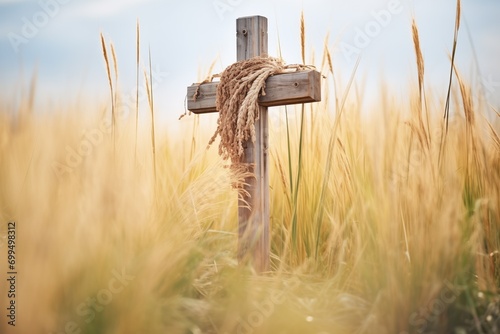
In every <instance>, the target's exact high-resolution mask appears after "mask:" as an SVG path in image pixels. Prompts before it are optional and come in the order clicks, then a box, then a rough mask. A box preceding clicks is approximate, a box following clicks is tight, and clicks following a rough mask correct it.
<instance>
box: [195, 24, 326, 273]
mask: <svg viewBox="0 0 500 334" xmlns="http://www.w3.org/2000/svg"><path fill="white" fill-rule="evenodd" d="M267 41H268V40H267V18H265V17H262V16H250V17H243V18H239V19H237V20H236V46H237V60H238V61H240V60H246V59H250V58H253V57H256V56H267V54H268V53H267ZM217 85H218V82H209V83H204V84H202V85H199V84H194V85H192V86H190V87H188V90H187V105H188V110H189V111H191V112H193V113H196V114H201V113H209V112H217V110H216V108H215V98H216V93H217ZM195 95H196V97H195ZM317 101H321V76H320V73H319V72H317V71H314V70H303V71H297V72H292V73H283V74H277V75H275V76H272V77H269V78H268V79H267V81H266V95H265V96H260V97H259V105H260V110H259V115H260V117H259V119H258V120H256V121H255V133H256V141H255V143H253V142H252V141H251V140H249V141H247V142H246V143H245V144H244V156H243V162H244V163H245V164H248V165H249V166H253V167H251V170H250V171H251V172H252V174H253V177H248V178H246V179H245V182H244V183H245V186H244V187H245V191H246V193H247V194H249V196H247V195H244V194H243V193H240V194H239V198H238V220H239V226H238V237H239V239H238V240H239V242H238V259H239V260H240V261H251V262H252V263H253V266H254V268H255V269H256V271H258V272H264V271H267V270H268V268H269V253H270V237H269V154H268V148H269V145H268V142H269V138H268V137H269V129H268V115H267V112H268V110H267V109H268V108H267V107H272V106H281V105H287V104H297V103H308V102H317ZM248 204H249V205H248Z"/></svg>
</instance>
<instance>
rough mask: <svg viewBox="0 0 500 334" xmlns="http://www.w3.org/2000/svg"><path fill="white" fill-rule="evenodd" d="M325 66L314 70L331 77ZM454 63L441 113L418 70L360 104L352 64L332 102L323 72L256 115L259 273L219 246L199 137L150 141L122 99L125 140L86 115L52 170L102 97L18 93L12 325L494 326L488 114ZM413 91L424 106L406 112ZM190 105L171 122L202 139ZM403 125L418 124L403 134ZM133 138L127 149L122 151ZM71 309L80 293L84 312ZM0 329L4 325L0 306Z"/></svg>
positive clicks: (5, 204)
mask: <svg viewBox="0 0 500 334" xmlns="http://www.w3.org/2000/svg"><path fill="white" fill-rule="evenodd" d="M415 28H416V25H415ZM415 36H416V35H415V34H414V37H415ZM417 59H418V52H417ZM422 61H423V59H422ZM417 63H418V62H417ZM329 68H330V69H329V70H328V71H326V72H325V73H324V75H325V76H326V79H325V80H324V83H325V87H328V85H327V83H328V82H335V78H334V76H333V73H334V71H333V65H332V64H330V65H329ZM416 68H417V73H420V72H419V71H420V70H419V68H418V66H417V67H416ZM422 73H423V72H422ZM454 73H455V75H456V78H457V80H456V85H454V86H453V85H452V90H451V94H452V96H454V97H455V100H450V101H451V102H450V110H455V111H456V112H455V113H454V114H453V113H450V116H449V117H450V119H449V127H448V130H446V126H445V124H443V120H442V114H441V111H442V110H443V108H444V105H445V104H446V101H445V99H444V98H443V99H438V98H435V97H434V95H433V94H425V90H426V89H427V90H429V89H432V88H429V87H431V85H429V84H427V85H425V87H424V85H422V84H421V82H423V75H422V79H421V80H419V84H418V86H416V87H415V89H414V90H413V91H412V93H411V95H410V96H407V97H406V99H404V100H400V101H398V100H396V99H386V100H384V101H381V102H380V104H379V105H375V106H372V107H371V109H370V113H365V112H364V110H362V106H361V104H360V103H359V102H360V101H359V100H358V99H357V97H356V96H354V94H353V87H354V85H356V81H355V72H354V73H353V74H352V75H351V80H350V82H349V83H348V84H347V85H346V86H345V87H342V86H339V85H337V86H336V88H335V89H336V90H337V91H338V92H339V100H340V101H339V103H338V107H337V106H336V105H337V103H336V102H335V105H334V106H331V105H330V102H329V101H330V100H332V101H333V99H330V98H329V96H328V94H331V93H330V91H329V90H325V92H324V96H325V98H324V102H322V103H319V104H316V105H315V106H313V108H314V110H313V112H314V114H315V121H314V122H312V121H311V120H310V119H307V118H306V117H303V116H304V115H303V110H302V108H301V107H298V108H296V109H295V108H293V107H289V108H288V112H287V113H286V114H283V118H285V117H287V119H286V127H283V128H281V127H272V124H271V139H270V143H271V145H272V148H271V150H270V152H271V156H270V158H271V159H272V163H270V167H271V177H270V182H271V185H270V186H271V191H270V193H271V220H272V258H271V265H272V268H271V269H272V271H271V272H270V273H269V274H267V275H260V276H258V275H254V274H253V273H252V270H251V268H247V267H242V266H240V265H238V263H237V261H236V247H237V240H236V238H237V233H236V232H237V207H236V206H237V194H236V191H235V190H233V189H232V187H231V183H232V182H233V180H231V177H230V173H229V172H228V170H227V168H225V167H224V164H223V162H222V161H221V160H220V158H219V157H218V155H217V152H216V150H213V149H212V150H206V149H205V146H204V145H194V146H193V140H194V139H193V138H194V135H193V137H189V136H180V137H172V136H168V135H163V136H162V135H161V134H157V136H158V138H157V139H156V144H154V141H152V140H151V132H152V128H149V127H147V128H146V127H139V131H138V135H137V136H136V134H135V131H134V130H135V127H136V124H137V122H136V118H135V117H134V115H131V116H130V119H129V120H128V121H124V122H118V123H117V126H119V127H120V133H121V134H123V135H120V136H117V137H116V144H117V147H125V148H127V147H129V148H130V150H116V151H115V154H114V156H113V154H112V152H113V151H114V149H113V147H114V145H113V137H112V135H111V134H110V133H108V132H106V131H105V132H102V140H100V141H98V143H97V144H95V145H93V146H92V149H91V151H90V152H89V153H86V154H85V155H83V156H82V157H81V158H82V159H81V162H80V163H71V166H70V167H69V169H70V170H69V171H67V173H65V174H64V175H58V174H56V173H55V172H54V169H53V166H54V162H60V163H62V164H66V163H67V159H68V155H69V154H70V153H68V152H70V151H71V149H74V150H76V151H78V149H79V148H80V147H81V146H82V142H83V140H85V135H84V137H83V139H82V137H81V136H80V135H81V134H82V133H84V134H85V133H89V132H92V131H91V130H93V129H96V128H99V127H98V124H100V121H101V119H100V117H101V115H102V111H103V109H105V110H106V111H109V108H108V107H104V106H103V105H97V106H95V105H89V106H88V107H87V108H88V109H89V110H95V112H94V113H86V114H82V113H77V112H74V113H63V112H57V111H54V112H53V113H52V114H47V113H38V112H36V110H35V111H34V112H26V113H24V114H26V115H27V116H26V121H25V122H23V123H22V124H21V125H20V126H17V127H16V126H14V125H13V122H12V120H11V117H10V116H9V113H8V112H7V110H5V109H4V110H2V112H0V157H1V159H0V185H1V187H0V224H1V227H0V233H1V235H0V236H3V235H5V231H6V223H7V221H9V220H15V221H16V222H17V224H18V244H17V247H18V252H19V260H18V266H19V268H18V271H19V273H20V274H19V278H20V281H19V282H20V283H19V287H18V288H19V292H20V293H19V296H18V305H19V308H18V316H19V318H18V326H17V327H16V330H18V331H19V332H20V333H50V332H57V333H60V332H64V328H65V326H68V324H70V325H69V326H70V327H71V326H73V328H78V329H81V333H280V332H286V333H322V332H323V333H405V332H407V333H433V332H434V333H435V332H437V333H454V332H455V333H464V332H467V333H494V332H495V330H496V331H498V327H499V326H500V324H499V319H500V318H499V317H498V314H499V312H500V310H499V305H500V300H499V297H498V293H499V289H500V254H499V250H500V237H499V236H500V140H499V135H498V133H499V127H500V124H499V123H498V120H497V121H496V122H494V123H488V121H487V120H486V118H485V117H482V116H483V115H484V113H486V112H488V111H487V110H480V109H478V107H477V104H476V103H475V99H474V98H473V96H474V92H473V91H472V90H471V88H470V87H469V86H468V84H467V81H466V80H465V79H464V78H463V76H462V75H460V72H459V69H457V68H456V67H454ZM419 78H420V74H419ZM145 80H146V82H148V86H149V85H150V84H151V82H152V79H151V77H150V76H148V75H147V74H146V75H145ZM358 89H359V90H360V92H361V93H362V88H361V87H358ZM148 92H149V93H150V97H149V102H150V103H151V105H150V107H151V109H150V111H151V115H152V116H153V104H152V94H153V92H152V91H151V90H148ZM362 95H363V94H361V96H362ZM380 95H381V96H390V92H389V91H383V90H382V91H381V92H380ZM424 95H425V96H427V98H425V103H426V104H427V106H428V109H429V114H428V115H429V116H428V121H427V120H426V121H425V122H420V121H419V118H418V115H422V104H420V103H419V102H418V101H422V96H424ZM335 99H337V97H335ZM325 101H326V102H325ZM453 101H456V102H453ZM2 105H3V104H2ZM111 108H112V107H111ZM361 114H363V116H361ZM136 117H137V114H136ZM197 121H198V120H197V118H194V117H193V118H184V119H183V121H182V122H181V123H179V124H180V125H179V126H182V127H186V129H190V128H195V129H197V131H198V133H197V134H196V137H197V141H198V142H201V143H204V142H205V143H207V142H208V140H209V138H210V136H211V134H212V132H213V128H212V129H211V128H209V127H206V128H205V129H202V128H200V127H194V126H195V124H197ZM421 126H423V128H424V129H425V131H426V132H425V133H427V135H425V134H424V135H421V136H420V137H419V133H421V131H423V130H419V127H421ZM214 127H215V124H214ZM308 128H310V129H312V133H311V134H310V135H304V132H303V131H304V129H308ZM445 131H448V132H447V139H446V145H445V146H444V147H443V146H442V145H441V138H442V134H443V132H445ZM109 132H110V131H109ZM184 132H185V133H188V131H184ZM430 134H432V135H430ZM36 138H43V140H35V139H36ZM153 138H154V137H153ZM419 138H420V139H419ZM96 142H97V141H96ZM426 142H427V143H428V144H425V143H426ZM136 143H137V159H136V158H135V157H134V155H133V154H131V153H130V152H132V150H133V149H134V146H135V145H136ZM154 145H156V148H154ZM68 147H69V148H70V150H68ZM152 149H155V150H156V154H154V155H151V150H152ZM441 150H444V151H443V152H442V154H441ZM193 151H194V152H193ZM299 152H300V158H298V156H299ZM287 155H288V156H289V157H291V158H289V162H288V168H286V166H285V165H284V164H283V163H282V161H286V160H285V159H286V157H287ZM294 157H295V158H294ZM155 160H156V161H155ZM136 161H140V162H141V163H140V164H137V163H136ZM154 166H157V171H156V176H155V175H154V173H153V172H152V171H153V170H154ZM292 171H295V173H299V171H301V172H300V173H301V174H299V175H300V178H299V177H296V175H297V174H295V175H292ZM294 178H295V180H294ZM292 182H293V183H292ZM288 183H289V184H288ZM299 183H300V187H299ZM291 195H292V196H291ZM294 217H295V218H294ZM292 235H293V238H292V237H291V236H292ZM0 240H4V239H0ZM5 250H6V246H5V244H2V246H0V252H1V253H2V254H5ZM1 263H2V264H1V269H0V270H1V271H2V272H6V271H7V270H6V267H5V261H2V262H1ZM122 271H124V272H125V273H126V274H127V275H128V276H130V277H132V278H131V279H130V281H128V282H127V285H125V286H124V288H123V289H122V290H120V292H116V293H112V299H111V300H110V301H109V300H107V299H106V304H105V305H104V304H101V303H98V304H95V303H96V302H95V301H94V304H92V298H96V300H97V302H98V301H99V298H98V297H99V296H101V297H102V296H104V295H103V292H102V291H104V290H110V289H113V290H114V288H116V282H115V281H113V282H115V283H113V284H115V285H114V286H112V287H110V282H111V280H112V279H113V277H114V276H113V275H115V273H116V272H120V273H122ZM113 287H114V288H113ZM6 294H7V291H6V287H5V285H1V286H0V295H2V296H5V295H6ZM34 296H36V298H35V297H34ZM101 300H102V299H101ZM82 305H83V306H82ZM92 305H94V306H92ZM4 306H5V307H6V305H4V302H2V307H4ZM78 310H80V311H82V310H87V311H88V310H93V311H92V313H91V314H93V317H92V319H90V316H89V313H85V314H84V315H82V313H81V312H80V313H79V311H78ZM89 312H91V311H89ZM87 320H88V321H87ZM73 323H74V324H73ZM495 326H496V327H495ZM70 327H68V328H70ZM0 329H1V330H2V332H5V331H7V329H8V328H7V327H6V322H5V321H2V322H0ZM9 330H10V328H9Z"/></svg>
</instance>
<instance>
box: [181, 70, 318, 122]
mask: <svg viewBox="0 0 500 334" xmlns="http://www.w3.org/2000/svg"><path fill="white" fill-rule="evenodd" d="M218 85H219V83H218V82H208V83H204V84H201V85H199V84H194V85H192V86H189V87H188V89H187V108H188V110H189V111H191V112H193V113H195V114H203V113H210V112H217V109H216V108H215V99H216V96H217V86H218ZM265 93H266V95H261V96H260V97H259V104H260V105H261V106H263V107H273V106H282V105H289V104H297V103H309V102H318V101H321V75H320V73H319V72H318V71H314V70H303V71H297V72H290V73H281V74H276V75H274V76H271V77H269V78H268V79H267V80H266V89H265Z"/></svg>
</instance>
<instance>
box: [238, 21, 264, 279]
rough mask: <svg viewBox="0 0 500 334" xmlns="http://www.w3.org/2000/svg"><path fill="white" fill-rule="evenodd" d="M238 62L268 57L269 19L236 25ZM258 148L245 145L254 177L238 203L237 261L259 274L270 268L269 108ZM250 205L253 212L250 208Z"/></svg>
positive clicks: (261, 120) (261, 117)
mask: <svg viewBox="0 0 500 334" xmlns="http://www.w3.org/2000/svg"><path fill="white" fill-rule="evenodd" d="M236 32H237V33H236V37H237V38H236V41H237V42H236V43H237V44H236V48H237V60H238V61H240V60H245V59H249V58H252V57H256V56H264V55H267V52H268V51H267V41H268V37H267V18H265V17H262V16H251V17H243V18H239V19H238V20H237V21H236ZM255 134H256V137H257V138H256V141H255V144H254V143H252V141H247V142H246V143H245V144H244V149H245V153H244V158H243V160H244V163H246V164H249V165H250V166H251V167H250V171H252V172H253V174H254V177H249V178H246V179H245V184H246V185H245V190H246V192H248V194H249V196H246V195H244V194H240V195H239V199H238V219H239V227H238V235H239V241H238V258H239V260H240V261H242V262H245V261H253V266H254V268H255V270H256V271H258V272H263V271H267V270H268V268H269V253H270V238H269V164H268V147H269V129H268V119H267V107H260V109H259V119H258V120H256V122H255ZM248 205H250V208H248Z"/></svg>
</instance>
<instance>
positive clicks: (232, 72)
mask: <svg viewBox="0 0 500 334" xmlns="http://www.w3.org/2000/svg"><path fill="white" fill-rule="evenodd" d="M284 69H285V66H284V64H283V62H282V61H281V60H280V59H278V58H271V57H254V58H251V59H248V60H243V61H239V62H237V63H234V64H233V65H231V66H229V67H228V68H226V69H225V70H224V72H223V73H222V75H221V79H220V84H219V86H218V87H217V99H216V107H217V110H219V119H218V121H217V130H216V131H215V133H214V135H213V136H212V139H211V140H210V142H209V145H211V144H212V143H213V142H214V141H215V139H216V138H217V136H220V137H221V142H220V145H219V154H220V155H221V156H222V158H223V159H225V160H227V159H231V168H232V169H233V170H235V171H246V170H247V166H244V165H243V164H242V161H241V160H242V159H241V158H242V156H243V152H244V149H243V143H244V142H246V141H248V140H252V142H255V139H256V138H255V120H257V119H258V118H259V104H258V99H259V95H266V92H265V86H266V79H267V78H268V77H270V76H272V75H274V74H276V73H279V72H282V71H283V70H284Z"/></svg>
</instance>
